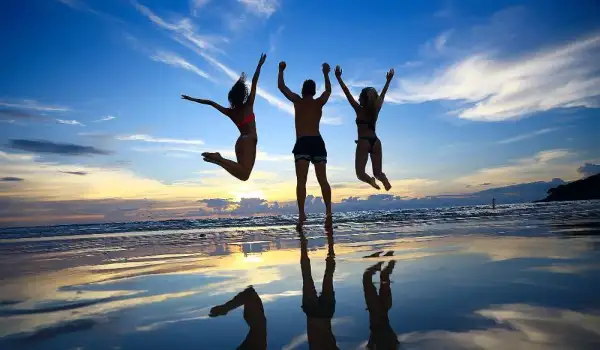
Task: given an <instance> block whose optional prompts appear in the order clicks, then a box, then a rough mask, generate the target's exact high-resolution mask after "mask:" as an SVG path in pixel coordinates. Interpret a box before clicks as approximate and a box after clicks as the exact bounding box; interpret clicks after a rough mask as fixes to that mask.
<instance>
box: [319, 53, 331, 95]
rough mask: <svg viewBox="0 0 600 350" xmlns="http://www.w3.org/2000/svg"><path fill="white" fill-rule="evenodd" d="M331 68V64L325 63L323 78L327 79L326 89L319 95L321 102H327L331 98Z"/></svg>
mask: <svg viewBox="0 0 600 350" xmlns="http://www.w3.org/2000/svg"><path fill="white" fill-rule="evenodd" d="M330 70H331V68H330V67H329V64H327V63H323V78H324V79H325V91H323V93H322V94H321V96H319V98H318V100H319V101H320V102H321V104H323V105H324V104H326V103H327V100H329V96H331V81H329V71H330Z"/></svg>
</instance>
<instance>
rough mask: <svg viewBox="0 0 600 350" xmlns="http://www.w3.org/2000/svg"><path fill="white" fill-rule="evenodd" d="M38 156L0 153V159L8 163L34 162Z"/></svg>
mask: <svg viewBox="0 0 600 350" xmlns="http://www.w3.org/2000/svg"><path fill="white" fill-rule="evenodd" d="M36 157H37V156H36V155H33V154H17V153H6V152H3V151H0V159H2V160H7V161H18V162H22V161H32V160H34V159H35V158H36Z"/></svg>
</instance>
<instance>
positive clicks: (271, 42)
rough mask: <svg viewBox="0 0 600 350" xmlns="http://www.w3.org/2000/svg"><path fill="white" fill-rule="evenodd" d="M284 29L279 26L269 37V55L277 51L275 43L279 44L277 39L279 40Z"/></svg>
mask: <svg viewBox="0 0 600 350" xmlns="http://www.w3.org/2000/svg"><path fill="white" fill-rule="evenodd" d="M284 28H285V27H284V26H279V27H278V28H277V30H276V31H275V32H273V33H271V35H269V53H273V52H275V50H276V49H277V43H278V42H279V38H281V34H282V33H283V29H284Z"/></svg>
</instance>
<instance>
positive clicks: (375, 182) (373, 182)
mask: <svg viewBox="0 0 600 350" xmlns="http://www.w3.org/2000/svg"><path fill="white" fill-rule="evenodd" d="M368 183H369V185H371V186H373V187H374V188H375V189H377V190H380V189H381V188H380V187H379V185H378V184H377V181H376V180H375V178H374V177H372V178H371V181H369V182H368Z"/></svg>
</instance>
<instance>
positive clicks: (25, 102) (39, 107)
mask: <svg viewBox="0 0 600 350" xmlns="http://www.w3.org/2000/svg"><path fill="white" fill-rule="evenodd" d="M0 106H1V107H9V108H19V109H32V110H36V111H41V112H69V111H71V108H69V107H64V106H56V105H46V104H42V103H40V102H38V101H36V100H30V99H2V100H0Z"/></svg>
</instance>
